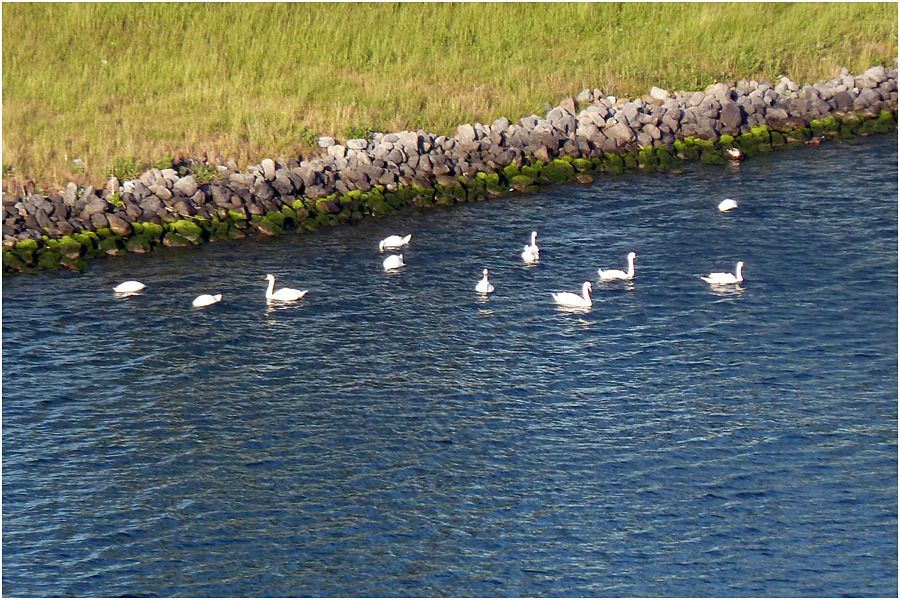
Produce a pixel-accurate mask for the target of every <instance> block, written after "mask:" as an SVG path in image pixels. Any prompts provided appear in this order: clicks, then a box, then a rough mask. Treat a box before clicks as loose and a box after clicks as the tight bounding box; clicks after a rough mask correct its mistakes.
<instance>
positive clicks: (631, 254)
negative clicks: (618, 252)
mask: <svg viewBox="0 0 900 600" xmlns="http://www.w3.org/2000/svg"><path fill="white" fill-rule="evenodd" d="M635 258H637V254H636V253H634V252H629V253H628V260H634V259H635Z"/></svg>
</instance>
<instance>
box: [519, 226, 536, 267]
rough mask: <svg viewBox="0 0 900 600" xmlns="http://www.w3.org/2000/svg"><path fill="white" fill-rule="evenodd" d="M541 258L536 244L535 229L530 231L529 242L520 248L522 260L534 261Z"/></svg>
mask: <svg viewBox="0 0 900 600" xmlns="http://www.w3.org/2000/svg"><path fill="white" fill-rule="evenodd" d="M540 258H541V249H540V248H538V245H537V231H532V232H531V244H529V245H528V246H525V249H524V250H522V260H524V261H525V262H526V263H535V262H537V261H538V260H539V259H540Z"/></svg>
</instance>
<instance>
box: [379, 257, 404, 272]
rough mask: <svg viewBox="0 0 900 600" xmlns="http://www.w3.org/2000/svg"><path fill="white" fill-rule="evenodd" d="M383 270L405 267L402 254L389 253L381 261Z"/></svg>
mask: <svg viewBox="0 0 900 600" xmlns="http://www.w3.org/2000/svg"><path fill="white" fill-rule="evenodd" d="M382 265H383V266H384V270H385V271H393V270H394V269H399V268H400V267H405V266H406V264H405V263H404V262H403V255H402V254H391V255H390V256H388V257H387V258H386V259H384V262H383V263H382Z"/></svg>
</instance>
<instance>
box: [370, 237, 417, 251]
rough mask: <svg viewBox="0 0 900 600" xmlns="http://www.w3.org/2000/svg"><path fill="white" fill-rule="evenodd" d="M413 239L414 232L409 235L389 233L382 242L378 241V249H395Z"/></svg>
mask: <svg viewBox="0 0 900 600" xmlns="http://www.w3.org/2000/svg"><path fill="white" fill-rule="evenodd" d="M411 239H412V234H409V235H407V236H403V237H400V236H399V235H389V236H388V237H386V238H384V239H383V240H381V241H380V242H378V250H380V251H381V252H384V251H385V250H395V249H397V248H402V247H403V246H406V245H407V244H409V241H410V240H411Z"/></svg>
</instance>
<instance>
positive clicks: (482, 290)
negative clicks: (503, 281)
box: [475, 269, 494, 294]
mask: <svg viewBox="0 0 900 600" xmlns="http://www.w3.org/2000/svg"><path fill="white" fill-rule="evenodd" d="M481 274H482V277H481V281H479V282H478V285H476V286H475V291H476V292H478V293H479V294H490V293H493V291H494V286H492V285H491V282H490V281H488V270H487V269H485V270H484V271H482V272H481Z"/></svg>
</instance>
